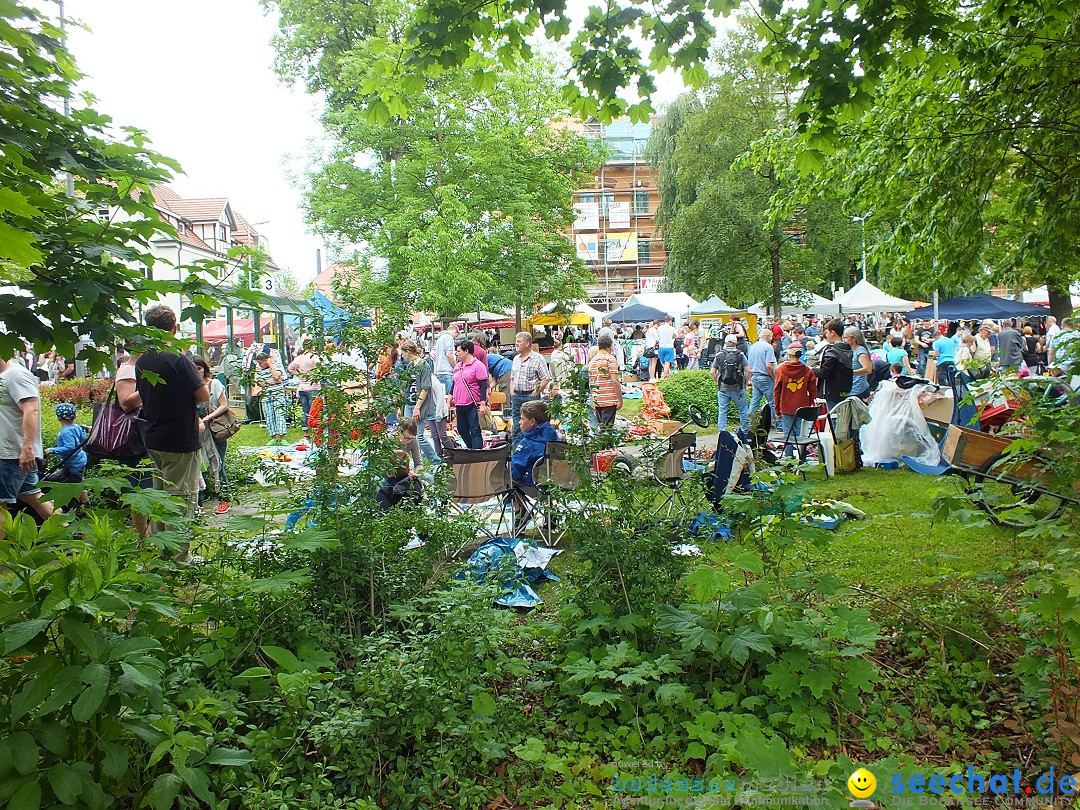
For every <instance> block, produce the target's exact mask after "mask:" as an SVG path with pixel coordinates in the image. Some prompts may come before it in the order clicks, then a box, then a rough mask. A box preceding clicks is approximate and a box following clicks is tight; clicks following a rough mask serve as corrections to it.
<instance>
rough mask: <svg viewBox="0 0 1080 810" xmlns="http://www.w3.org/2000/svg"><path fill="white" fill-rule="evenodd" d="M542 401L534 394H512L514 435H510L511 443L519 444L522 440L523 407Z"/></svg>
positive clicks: (511, 411)
mask: <svg viewBox="0 0 1080 810" xmlns="http://www.w3.org/2000/svg"><path fill="white" fill-rule="evenodd" d="M538 399H540V397H537V396H533V395H532V394H511V396H510V418H511V422H513V425H514V427H513V433H511V435H510V443H511V444H517V441H518V439H520V438H521V406H522V405H524V404H525V403H526V402H534V401H536V400H538Z"/></svg>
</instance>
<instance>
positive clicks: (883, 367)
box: [866, 357, 892, 391]
mask: <svg viewBox="0 0 1080 810" xmlns="http://www.w3.org/2000/svg"><path fill="white" fill-rule="evenodd" d="M873 363H874V370H873V371H871V372H870V373H869V374H867V375H866V382H867V384H868V385H869V386H870V390H871V391H877V387H878V384H879V383H882V382H884V381H885V380H887V379H889V378H890V377H891V376H892V366H891V365H889V363H888V361H886V360H882V359H881V358H879V357H875V358H873Z"/></svg>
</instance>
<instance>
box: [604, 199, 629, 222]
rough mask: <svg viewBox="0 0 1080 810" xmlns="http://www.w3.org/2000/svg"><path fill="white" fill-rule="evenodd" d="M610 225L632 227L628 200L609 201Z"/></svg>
mask: <svg viewBox="0 0 1080 810" xmlns="http://www.w3.org/2000/svg"><path fill="white" fill-rule="evenodd" d="M607 216H608V227H609V228H629V227H630V203H628V202H609V203H608V215H607Z"/></svg>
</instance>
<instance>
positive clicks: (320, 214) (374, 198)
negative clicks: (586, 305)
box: [278, 3, 599, 315]
mask: <svg viewBox="0 0 1080 810" xmlns="http://www.w3.org/2000/svg"><path fill="white" fill-rule="evenodd" d="M365 8H366V9H367V10H368V12H370V13H367V12H363V13H362V12H360V11H357V12H356V14H352V13H350V12H349V11H348V10H347V9H343V8H339V9H336V10H328V9H326V8H310V7H307V6H303V7H302V6H301V5H300V4H293V3H283V4H282V34H281V36H280V37H279V38H278V54H279V69H280V70H282V71H283V72H284V73H285V74H286V75H304V76H305V77H306V80H307V83H308V86H309V87H310V88H311V89H318V90H322V91H324V92H325V93H326V98H327V111H326V114H325V117H324V124H325V126H326V129H327V131H328V132H329V133H330V134H331V136H332V137H333V139H334V145H333V148H332V150H331V152H330V154H329V155H328V156H327V159H326V160H325V162H324V163H323V165H322V166H320V167H319V168H317V169H316V170H315V171H314V172H313V173H312V176H311V189H310V192H309V194H308V198H307V200H308V212H309V217H310V219H311V221H312V222H313V223H314V224H315V225H316V226H317V227H318V228H319V229H320V230H322V231H324V232H325V233H327V234H330V235H332V236H335V237H339V238H345V239H347V240H349V241H352V242H363V243H365V244H366V245H367V246H368V248H369V250H370V252H371V253H372V254H374V255H376V256H378V257H381V258H384V259H385V260H386V270H385V273H383V274H382V276H381V278H382V279H383V280H384V281H385V282H386V283H387V284H388V285H389V288H390V289H391V290H393V291H395V293H396V300H397V302H398V303H399V304H402V303H404V304H406V305H408V306H411V307H415V308H419V309H426V310H432V311H437V312H440V313H444V314H447V315H456V314H459V313H462V312H468V311H470V310H476V309H492V308H497V307H518V308H521V309H522V310H525V311H528V310H529V308H531V307H532V305H534V304H536V303H538V302H542V301H566V300H573V299H577V298H580V297H581V296H582V295H583V281H584V280H585V279H586V278H587V277H588V274H587V271H586V270H585V269H584V267H583V265H582V264H581V262H580V261H579V260H578V259H577V258H576V256H575V254H574V250H573V245H572V244H571V243H570V241H569V240H568V239H566V237H565V236H564V235H563V232H564V231H565V230H568V229H569V227H570V225H571V223H572V221H573V212H572V207H571V204H572V192H573V190H574V188H575V187H577V185H578V184H579V183H580V181H581V180H582V178H583V177H585V176H586V175H589V176H591V174H592V172H593V171H594V169H595V167H596V166H597V165H598V162H599V155H597V154H596V153H594V152H593V151H592V150H591V149H590V148H589V147H588V146H587V144H586V142H585V141H584V140H583V139H582V138H580V137H578V136H577V135H575V134H573V133H572V132H571V131H570V130H569V129H566V128H560V127H558V126H552V120H553V119H554V118H555V117H557V115H558V112H559V106H558V104H557V93H556V92H555V90H554V87H553V84H552V80H551V76H552V73H553V71H552V69H551V67H550V65H547V64H546V63H544V62H542V61H541V60H536V61H533V62H530V63H527V64H524V65H521V66H519V67H518V68H516V69H514V70H499V71H491V72H485V73H483V74H480V75H477V74H470V73H467V72H448V73H445V74H443V75H441V76H439V77H437V78H434V79H427V80H423V79H421V80H420V81H418V82H417V83H416V84H415V86H414V89H413V91H412V92H411V93H410V94H409V104H408V105H407V106H401V107H396V106H395V107H393V108H391V106H390V105H387V106H386V108H385V109H383V108H382V107H379V108H377V109H378V112H377V114H376V115H374V116H372V115H370V111H371V107H370V102H371V98H372V96H373V95H376V96H377V95H378V94H377V93H376V92H375V91H374V90H371V89H369V88H371V87H373V86H374V85H377V84H378V81H377V76H378V72H379V70H380V67H379V66H380V64H381V63H380V56H379V54H382V53H384V52H385V51H386V50H387V49H395V48H398V47H399V46H400V43H399V37H400V36H401V26H400V24H399V22H400V18H401V16H402V9H401V7H400V6H393V7H386V8H383V9H381V10H380V11H379V13H375V12H372V11H371V8H372V7H365ZM335 13H340V14H343V15H344V16H345V17H346V18H347V19H348V20H350V21H352V22H353V24H354V25H355V26H356V28H355V30H354V31H352V32H351V33H350V32H346V33H342V32H341V30H340V29H338V28H335V27H334V26H333V25H328V20H327V15H328V14H335ZM361 32H363V33H364V36H360V33H361ZM373 83H374V84H373ZM372 278H374V279H379V278H380V274H379V273H378V272H376V273H374V274H373V275H372Z"/></svg>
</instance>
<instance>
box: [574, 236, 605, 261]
mask: <svg viewBox="0 0 1080 810" xmlns="http://www.w3.org/2000/svg"><path fill="white" fill-rule="evenodd" d="M599 256H600V252H599V250H598V248H597V236H596V234H595V233H588V234H580V233H579V234H578V235H577V257H578V258H579V259H581V260H582V261H586V262H595V261H596V260H597V259H598V258H599Z"/></svg>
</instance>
